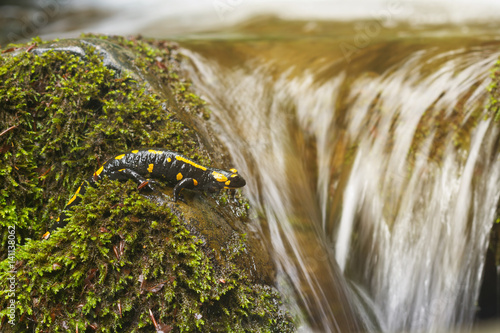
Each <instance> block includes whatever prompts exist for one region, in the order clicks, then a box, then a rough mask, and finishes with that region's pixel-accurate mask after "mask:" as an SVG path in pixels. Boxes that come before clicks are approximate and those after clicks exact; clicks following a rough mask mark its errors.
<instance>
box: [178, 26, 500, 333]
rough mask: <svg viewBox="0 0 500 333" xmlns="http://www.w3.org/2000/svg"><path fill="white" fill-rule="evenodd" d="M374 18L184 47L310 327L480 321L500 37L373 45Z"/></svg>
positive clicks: (227, 36) (413, 36)
mask: <svg viewBox="0 0 500 333" xmlns="http://www.w3.org/2000/svg"><path fill="white" fill-rule="evenodd" d="M367 24H371V23H370V22H368V21H366V22H357V23H335V22H292V21H288V22H279V21H277V20H275V19H273V18H269V19H266V20H261V21H258V22H251V23H249V24H247V25H245V26H240V27H237V28H234V29H233V30H229V31H224V33H221V34H213V35H210V36H209V37H204V38H200V37H199V36H198V37H193V38H190V39H189V40H187V39H185V40H183V41H181V45H182V47H183V48H185V52H186V54H187V55H188V56H189V57H190V58H191V59H192V63H191V65H190V66H187V68H186V70H187V71H188V72H189V74H190V76H191V78H192V79H193V80H194V83H195V85H194V87H195V89H197V90H198V92H199V93H200V94H201V95H202V96H203V97H204V98H206V99H207V100H208V102H209V104H210V106H211V109H212V120H211V122H212V125H213V127H214V128H215V129H216V131H217V132H218V135H219V137H220V139H221V140H222V141H223V142H225V143H226V145H227V147H228V149H229V150H230V152H231V154H232V156H233V157H234V164H235V165H237V166H238V168H239V169H241V172H242V173H243V174H245V175H246V178H247V179H248V186H247V189H246V192H245V193H246V194H247V195H248V197H249V198H250V200H251V202H252V204H253V207H254V208H255V214H256V223H257V224H256V225H257V227H258V228H259V229H260V232H261V233H262V237H263V238H265V239H266V241H267V243H268V246H269V248H270V249H271V251H272V252H273V255H274V258H275V261H276V263H277V265H278V268H279V283H280V288H281V289H282V291H283V292H284V293H285V294H286V295H288V297H289V299H290V303H291V305H292V306H295V311H296V313H297V314H298V315H299V316H301V317H302V328H303V330H304V331H310V330H316V331H319V332H325V331H338V332H346V331H358V330H381V331H387V332H399V331H404V330H406V331H415V332H417V331H423V332H438V331H439V332H441V331H443V330H453V329H456V328H458V327H464V328H467V327H469V328H470V326H471V324H472V322H473V318H474V314H475V311H476V305H475V304H476V301H477V298H478V292H479V286H480V280H481V273H482V267H483V262H484V256H485V251H486V248H487V246H488V236H489V231H490V228H491V226H492V225H493V223H494V220H495V210H496V207H497V204H498V202H499V198H500V160H499V157H498V151H497V142H498V139H499V131H498V124H494V123H493V122H492V120H491V118H488V117H487V112H486V109H485V105H486V104H487V101H488V99H487V94H486V89H487V86H488V85H489V83H490V78H489V75H490V69H491V68H492V66H493V65H494V64H495V62H496V61H497V59H498V57H499V55H500V48H499V46H500V42H498V41H496V40H495V39H494V38H493V37H492V36H490V34H488V33H485V31H487V27H481V26H476V27H475V28H474V29H472V30H474V31H475V32H471V33H470V34H469V35H468V36H458V33H457V32H456V31H455V28H456V27H442V28H439V27H434V28H433V29H429V30H422V31H418V32H415V31H411V28H410V27H407V26H404V25H402V26H399V27H397V28H390V29H389V28H388V29H385V28H384V27H383V26H378V28H377V26H373V28H372V29H373V30H372V31H373V35H372V36H371V37H370V36H368V39H367V40H366V41H365V42H364V43H361V41H360V38H361V37H359V36H358V37H356V31H357V30H356V29H358V31H359V27H360V26H361V27H364V28H363V29H366V27H367ZM356 25H358V26H357V27H358V28H356ZM377 29H378V30H377ZM364 31H369V30H364ZM478 32H481V33H480V34H476V33H478ZM353 33H354V34H353ZM491 35H493V33H492V34H491Z"/></svg>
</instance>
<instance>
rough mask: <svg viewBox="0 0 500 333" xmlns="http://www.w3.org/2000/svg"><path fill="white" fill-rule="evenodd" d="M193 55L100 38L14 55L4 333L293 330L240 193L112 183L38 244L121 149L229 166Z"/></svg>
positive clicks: (0, 131) (5, 126)
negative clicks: (186, 68)
mask: <svg viewBox="0 0 500 333" xmlns="http://www.w3.org/2000/svg"><path fill="white" fill-rule="evenodd" d="M182 59H183V56H182V55H181V54H180V53H179V52H178V49H177V47H176V45H175V44H170V43H167V42H158V41H156V42H146V41H142V40H140V39H123V38H112V39H109V38H106V37H98V36H85V37H83V38H81V39H77V40H64V41H54V42H49V43H43V42H42V41H41V40H34V41H33V42H32V43H29V44H27V45H11V46H8V47H7V48H6V49H4V50H3V52H2V57H1V58H0V151H1V156H0V183H1V184H2V186H1V187H0V225H1V231H0V237H1V243H2V244H1V245H2V251H1V252H0V260H2V261H1V262H0V282H1V283H2V285H3V286H10V282H11V281H14V282H15V283H14V284H13V287H14V288H13V289H10V288H7V289H6V290H3V291H0V296H1V297H0V318H1V323H0V328H1V330H2V331H5V332H10V331H12V332H24V331H26V330H30V331H44V332H52V331H64V332H65V331H68V330H70V331H75V330H78V331H81V332H84V331H98V332H129V331H130V332H139V331H144V332H150V331H152V330H157V331H163V332H170V331H172V332H188V331H189V332H193V331H200V332H206V331H210V332H217V331H252V332H253V331H265V332H272V331H276V332H287V331H293V330H294V326H293V323H292V321H291V318H290V315H289V314H288V313H287V312H286V311H285V310H284V309H283V308H282V305H281V303H280V297H279V295H278V293H277V291H276V289H275V288H274V287H273V283H274V271H273V265H272V261H271V260H270V258H269V255H268V253H267V252H266V251H265V250H264V249H262V247H260V246H259V242H258V241H257V239H256V238H255V237H254V236H253V235H252V233H251V232H249V231H248V228H247V224H248V223H249V220H248V217H247V215H248V209H249V208H248V203H247V202H246V200H245V199H244V197H243V196H242V195H241V193H239V192H238V193H237V194H236V196H232V195H229V194H227V193H221V194H217V193H215V194H201V193H193V192H186V191H185V192H186V193H185V201H186V202H176V203H174V202H172V201H171V194H172V192H171V191H172V188H170V187H168V186H163V187H161V189H160V190H159V191H156V192H151V191H150V192H147V191H145V190H138V189H137V186H136V184H134V183H132V182H124V183H120V182H116V181H110V180H109V179H107V178H105V179H104V180H102V181H101V182H100V184H99V185H98V186H97V187H96V188H89V189H88V190H87V192H86V193H85V195H84V197H83V198H82V202H81V204H80V205H77V206H75V208H74V209H73V210H71V212H70V215H71V217H70V218H69V223H68V225H67V226H66V227H64V228H62V229H58V230H57V231H56V232H55V233H53V235H52V236H51V238H50V239H49V240H46V241H45V240H41V239H40V236H41V235H42V233H43V232H44V231H45V230H47V228H48V227H49V226H50V225H51V224H52V223H53V221H54V219H55V218H57V216H58V215H59V214H60V212H61V210H62V208H63V207H64V205H65V203H66V201H67V199H68V198H69V197H70V196H71V195H72V192H73V191H74V190H75V189H76V187H78V184H79V183H80V182H81V181H82V180H83V179H85V178H88V177H89V175H91V174H92V172H93V171H94V170H96V169H97V168H98V167H99V166H100V164H102V163H103V162H104V161H105V160H106V159H107V158H109V157H111V156H113V155H115V154H116V153H118V152H123V151H127V150H130V149H132V148H140V147H162V148H167V149H171V150H174V151H177V152H179V153H182V154H184V155H187V156H189V157H191V158H193V159H194V160H196V161H197V162H199V163H201V164H206V165H210V166H214V167H220V168H223V167H227V166H228V165H229V163H230V161H229V160H227V157H225V156H227V154H225V152H224V149H223V145H222V144H220V143H219V142H217V141H216V140H214V139H213V136H212V135H211V134H210V130H209V129H208V127H207V126H206V123H205V122H206V119H207V118H208V117H209V111H208V109H207V108H206V107H205V105H204V102H203V101H202V100H201V99H200V98H199V97H198V96H196V95H195V94H193V93H192V92H190V90H189V83H188V82H187V81H185V80H183V79H182V75H181V71H180V66H181V62H182ZM201 147H203V149H202V148H201ZM212 161H220V162H219V163H220V164H217V163H215V162H212ZM9 246H10V248H9ZM4 249H8V251H4ZM12 300H14V301H12ZM12 304H14V305H15V311H14V310H11V309H12V306H11V305H12ZM12 314H13V315H14V316H12ZM11 319H13V320H11ZM11 323H14V325H11Z"/></svg>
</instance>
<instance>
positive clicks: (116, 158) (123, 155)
mask: <svg viewBox="0 0 500 333" xmlns="http://www.w3.org/2000/svg"><path fill="white" fill-rule="evenodd" d="M124 157H125V154H121V155H118V156H116V157H115V160H121V159H122V158H124Z"/></svg>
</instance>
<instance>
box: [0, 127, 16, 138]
mask: <svg viewBox="0 0 500 333" xmlns="http://www.w3.org/2000/svg"><path fill="white" fill-rule="evenodd" d="M17 126H19V125H12V126H11V127H9V128H7V129H6V130H5V131H3V132H2V133H0V136H2V135H4V134H5V133H7V132H9V131H11V130H13V129H14V128H16V127H17Z"/></svg>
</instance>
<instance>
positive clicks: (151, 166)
mask: <svg viewBox="0 0 500 333" xmlns="http://www.w3.org/2000/svg"><path fill="white" fill-rule="evenodd" d="M153 167H154V165H153V164H152V163H151V164H150V165H149V166H148V172H149V173H151V172H153Z"/></svg>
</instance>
